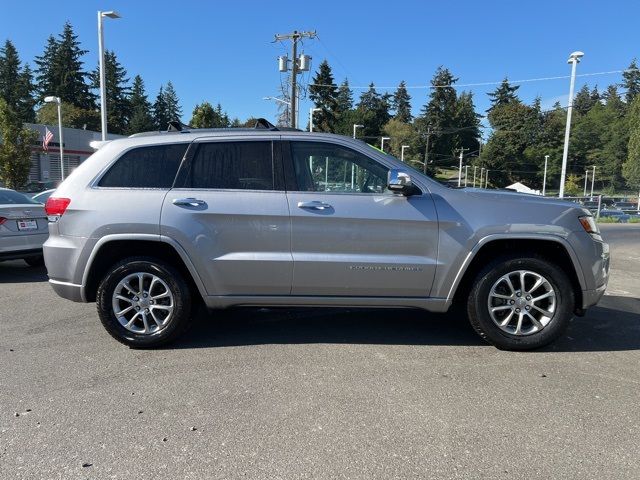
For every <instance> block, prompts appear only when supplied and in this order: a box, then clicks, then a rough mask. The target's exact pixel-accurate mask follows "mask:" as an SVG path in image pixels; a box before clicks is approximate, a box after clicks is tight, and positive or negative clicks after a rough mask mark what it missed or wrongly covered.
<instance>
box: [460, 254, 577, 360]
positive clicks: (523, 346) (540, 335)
mask: <svg viewBox="0 0 640 480" xmlns="http://www.w3.org/2000/svg"><path fill="white" fill-rule="evenodd" d="M516 270H529V271H532V272H535V273H538V274H540V275H542V276H543V277H545V278H546V279H547V280H548V281H549V283H550V284H551V286H552V287H553V289H554V291H555V294H556V310H555V312H554V316H553V317H552V319H551V321H550V322H549V323H548V324H547V325H546V326H545V327H544V328H543V329H542V330H541V331H540V332H537V333H533V334H531V335H522V336H518V335H512V334H509V333H507V332H505V331H503V330H501V329H500V328H499V327H498V326H497V325H496V324H495V323H494V322H493V320H492V318H491V315H490V314H489V308H488V306H487V301H488V297H489V293H490V291H491V288H492V287H493V285H494V283H495V282H496V281H497V280H498V279H499V278H500V277H501V276H503V275H505V274H507V273H509V272H513V271H516ZM573 309H574V292H573V288H572V285H571V281H570V280H569V278H568V277H567V275H566V274H565V273H564V272H563V271H562V270H561V269H560V268H558V267H557V266H555V265H554V264H552V263H550V262H549V261H548V260H545V259H541V258H537V257H525V258H513V257H511V258H504V259H501V260H497V261H495V262H493V263H492V264H491V265H489V266H487V268H485V269H484V270H483V271H482V272H481V273H480V275H479V276H478V279H477V280H476V284H475V285H474V287H473V288H472V291H471V295H470V296H469V301H468V311H469V317H470V320H471V324H472V325H473V327H474V328H475V329H476V331H478V333H480V335H481V336H482V337H483V338H484V339H485V340H487V341H488V342H489V343H491V344H493V345H495V346H496V347H498V348H502V349H507V350H529V349H534V348H539V347H542V346H544V345H547V344H549V343H551V342H552V341H554V340H556V339H557V338H558V337H559V336H560V335H562V333H563V332H564V331H565V329H566V328H567V327H568V325H569V323H570V322H571V319H572V318H573Z"/></svg>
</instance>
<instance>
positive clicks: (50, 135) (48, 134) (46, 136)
mask: <svg viewBox="0 0 640 480" xmlns="http://www.w3.org/2000/svg"><path fill="white" fill-rule="evenodd" d="M51 140H53V133H51V131H49V129H48V128H47V127H44V137H42V149H43V150H44V151H45V152H46V151H48V150H49V142H50V141H51Z"/></svg>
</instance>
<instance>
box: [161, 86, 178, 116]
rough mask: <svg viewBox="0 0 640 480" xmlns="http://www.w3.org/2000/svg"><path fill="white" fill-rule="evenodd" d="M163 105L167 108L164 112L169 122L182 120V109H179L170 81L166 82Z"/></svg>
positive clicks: (176, 96) (176, 95)
mask: <svg viewBox="0 0 640 480" xmlns="http://www.w3.org/2000/svg"><path fill="white" fill-rule="evenodd" d="M164 103H165V104H166V106H167V111H166V112H167V117H168V118H169V121H173V120H178V121H179V120H180V119H181V118H182V107H180V101H179V100H178V94H177V93H176V90H175V88H174V87H173V83H171V82H170V81H169V82H167V88H166V89H165V90H164Z"/></svg>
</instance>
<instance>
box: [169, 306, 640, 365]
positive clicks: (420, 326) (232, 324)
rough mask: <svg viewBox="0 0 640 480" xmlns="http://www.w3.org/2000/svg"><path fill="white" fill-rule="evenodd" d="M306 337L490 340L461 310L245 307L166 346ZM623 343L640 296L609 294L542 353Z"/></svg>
mask: <svg viewBox="0 0 640 480" xmlns="http://www.w3.org/2000/svg"><path fill="white" fill-rule="evenodd" d="M305 343H334V344H340V343H349V344H380V345H453V346H488V345H487V344H486V343H485V342H484V341H483V340H481V339H480V337H478V335H476V333H475V332H474V331H473V329H472V328H471V326H470V325H469V322H468V320H467V318H466V316H465V315H464V314H463V313H462V312H460V311H452V312H449V313H446V314H435V313H428V312H422V311H420V310H408V309H347V308H340V309H337V308H335V309H330V308H324V309H323V308H295V309H284V308H282V309H266V308H265V309H258V308H238V309H230V310H221V311H217V312H213V313H211V314H207V313H206V312H200V314H199V315H198V316H197V318H196V319H195V321H194V325H193V326H192V328H191V329H190V330H189V331H188V332H187V333H186V334H185V335H184V336H183V337H182V338H181V339H179V340H178V341H177V342H175V343H173V344H171V345H170V346H167V347H166V348H168V349H176V348H177V349H182V348H215V347H228V346H243V345H247V346H248V345H263V344H305ZM617 350H640V299H637V298H632V297H618V296H606V297H604V298H603V300H602V302H601V304H600V305H599V306H596V307H593V308H591V309H590V310H589V311H588V313H587V315H586V316H585V317H582V318H579V317H576V318H575V319H574V320H573V322H572V323H571V325H570V326H569V329H568V330H567V332H566V333H565V334H564V335H563V336H562V337H561V338H560V339H559V340H557V341H556V342H555V343H553V344H551V345H549V346H547V347H545V348H542V349H539V350H536V351H534V353H535V352H538V353H545V352H546V353H549V352H589V351H594V352H596V351H617Z"/></svg>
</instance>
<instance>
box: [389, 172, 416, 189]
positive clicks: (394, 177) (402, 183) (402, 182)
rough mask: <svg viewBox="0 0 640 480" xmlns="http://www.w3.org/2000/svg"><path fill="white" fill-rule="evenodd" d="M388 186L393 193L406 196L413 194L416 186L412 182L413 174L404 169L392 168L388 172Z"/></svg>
mask: <svg viewBox="0 0 640 480" xmlns="http://www.w3.org/2000/svg"><path fill="white" fill-rule="evenodd" d="M387 188H388V189H389V190H391V191H392V192H393V193H400V194H402V195H405V196H409V195H413V194H414V192H415V190H416V187H415V186H414V185H413V183H412V182H411V176H410V175H409V173H407V172H406V171H404V170H401V169H399V168H392V169H390V170H389V173H388V174H387Z"/></svg>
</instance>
